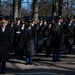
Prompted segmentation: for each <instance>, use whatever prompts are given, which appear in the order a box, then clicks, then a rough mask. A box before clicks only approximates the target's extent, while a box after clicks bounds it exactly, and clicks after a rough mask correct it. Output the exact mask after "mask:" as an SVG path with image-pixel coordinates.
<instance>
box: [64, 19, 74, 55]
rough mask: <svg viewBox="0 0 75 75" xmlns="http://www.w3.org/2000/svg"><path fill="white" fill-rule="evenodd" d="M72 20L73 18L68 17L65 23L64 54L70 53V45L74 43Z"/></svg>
mask: <svg viewBox="0 0 75 75" xmlns="http://www.w3.org/2000/svg"><path fill="white" fill-rule="evenodd" d="M74 27H75V25H74V22H73V18H69V19H68V22H67V23H66V24H65V27H64V28H65V29H64V31H65V42H66V54H68V53H71V51H72V46H73V43H74Z"/></svg>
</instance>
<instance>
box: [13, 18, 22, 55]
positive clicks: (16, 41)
mask: <svg viewBox="0 0 75 75" xmlns="http://www.w3.org/2000/svg"><path fill="white" fill-rule="evenodd" d="M20 34H21V20H20V19H19V18H18V19H17V23H16V24H15V25H14V50H15V51H14V52H15V55H16V56H19V51H20V48H19V47H20V45H21V44H20V39H19V38H20Z"/></svg>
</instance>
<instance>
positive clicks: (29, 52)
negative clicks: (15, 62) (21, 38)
mask: <svg viewBox="0 0 75 75" xmlns="http://www.w3.org/2000/svg"><path fill="white" fill-rule="evenodd" d="M26 33H27V35H26V37H27V40H26V45H27V48H26V65H27V64H32V56H33V55H34V29H33V27H32V21H30V22H29V26H28V28H27V29H26Z"/></svg>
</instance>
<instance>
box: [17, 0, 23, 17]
mask: <svg viewBox="0 0 75 75" xmlns="http://www.w3.org/2000/svg"><path fill="white" fill-rule="evenodd" d="M21 3H22V0H19V2H18V17H19V18H21Z"/></svg>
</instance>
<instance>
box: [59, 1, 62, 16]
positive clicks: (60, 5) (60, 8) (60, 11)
mask: <svg viewBox="0 0 75 75" xmlns="http://www.w3.org/2000/svg"><path fill="white" fill-rule="evenodd" d="M62 4H63V0H59V15H62Z"/></svg>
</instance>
